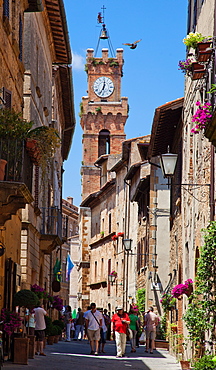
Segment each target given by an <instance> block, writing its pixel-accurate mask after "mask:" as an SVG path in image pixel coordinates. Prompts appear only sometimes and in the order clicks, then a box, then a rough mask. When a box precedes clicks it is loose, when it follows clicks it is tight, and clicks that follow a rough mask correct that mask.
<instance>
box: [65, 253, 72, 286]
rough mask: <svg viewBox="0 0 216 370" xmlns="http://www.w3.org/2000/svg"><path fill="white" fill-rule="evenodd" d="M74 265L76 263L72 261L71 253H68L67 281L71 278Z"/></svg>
mask: <svg viewBox="0 0 216 370" xmlns="http://www.w3.org/2000/svg"><path fill="white" fill-rule="evenodd" d="M73 267H74V264H73V262H72V259H71V256H70V254H69V253H68V255H67V264H66V281H69V280H70V273H71V271H72V268H73Z"/></svg>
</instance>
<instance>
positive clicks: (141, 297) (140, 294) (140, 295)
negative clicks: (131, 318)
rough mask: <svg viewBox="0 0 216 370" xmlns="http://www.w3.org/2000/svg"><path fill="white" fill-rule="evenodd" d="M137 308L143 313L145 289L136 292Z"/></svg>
mask: <svg viewBox="0 0 216 370" xmlns="http://www.w3.org/2000/svg"><path fill="white" fill-rule="evenodd" d="M136 301H137V306H138V309H139V311H140V312H144V311H145V288H141V289H138V290H137V292H136Z"/></svg>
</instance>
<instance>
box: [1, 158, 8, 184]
mask: <svg viewBox="0 0 216 370" xmlns="http://www.w3.org/2000/svg"><path fill="white" fill-rule="evenodd" d="M6 164H7V161H6V160H5V159H0V181H4V177H5V166H6Z"/></svg>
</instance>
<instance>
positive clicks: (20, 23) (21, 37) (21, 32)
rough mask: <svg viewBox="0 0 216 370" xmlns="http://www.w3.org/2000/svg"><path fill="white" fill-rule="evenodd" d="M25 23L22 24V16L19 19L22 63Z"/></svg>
mask: <svg viewBox="0 0 216 370" xmlns="http://www.w3.org/2000/svg"><path fill="white" fill-rule="evenodd" d="M22 49H23V23H22V17H21V15H20V17H19V60H21V61H22V57H23V50H22Z"/></svg>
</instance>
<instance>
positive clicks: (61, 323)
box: [53, 320, 65, 330]
mask: <svg viewBox="0 0 216 370" xmlns="http://www.w3.org/2000/svg"><path fill="white" fill-rule="evenodd" d="M53 325H55V326H59V327H60V328H61V330H64V327H65V325H64V322H63V321H62V320H54V321H53Z"/></svg>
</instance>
